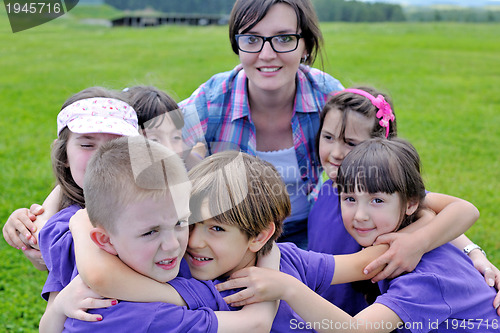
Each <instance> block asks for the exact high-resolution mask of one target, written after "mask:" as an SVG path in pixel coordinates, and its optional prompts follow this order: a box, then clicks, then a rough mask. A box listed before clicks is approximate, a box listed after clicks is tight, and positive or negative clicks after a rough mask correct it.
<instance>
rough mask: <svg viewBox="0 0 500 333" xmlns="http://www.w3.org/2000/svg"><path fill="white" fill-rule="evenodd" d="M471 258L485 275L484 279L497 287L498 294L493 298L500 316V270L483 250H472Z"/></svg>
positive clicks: (489, 284) (491, 285)
mask: <svg viewBox="0 0 500 333" xmlns="http://www.w3.org/2000/svg"><path fill="white" fill-rule="evenodd" d="M469 258H470V259H471V260H472V263H473V264H474V267H475V268H476V269H477V270H478V271H479V272H480V273H481V274H483V276H484V280H485V281H486V283H487V284H488V286H490V287H495V289H496V290H497V296H496V297H495V299H494V300H493V306H494V307H495V309H496V310H497V314H498V315H499V316H500V270H498V268H496V267H495V265H493V264H492V263H491V262H490V261H489V260H488V258H486V257H485V256H484V254H483V253H482V252H481V251H471V252H470V253H469Z"/></svg>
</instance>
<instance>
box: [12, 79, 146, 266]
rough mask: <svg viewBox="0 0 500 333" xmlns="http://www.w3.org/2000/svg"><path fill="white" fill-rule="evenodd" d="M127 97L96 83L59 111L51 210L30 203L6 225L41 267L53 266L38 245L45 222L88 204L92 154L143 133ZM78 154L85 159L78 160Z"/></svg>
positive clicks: (48, 206)
mask: <svg viewBox="0 0 500 333" xmlns="http://www.w3.org/2000/svg"><path fill="white" fill-rule="evenodd" d="M126 100H127V99H126V97H125V96H124V95H123V94H122V93H121V92H118V91H112V90H108V89H105V88H102V87H91V88H87V89H84V90H82V91H80V92H78V93H77V94H75V95H73V96H71V97H70V98H68V99H67V100H66V102H65V103H64V104H63V106H62V108H61V111H60V113H59V115H58V117H57V136H58V138H57V139H56V140H55V141H54V143H53V146H52V156H51V157H52V167H53V171H54V174H55V176H56V185H57V186H56V188H55V189H54V190H53V191H52V193H51V194H50V195H49V196H48V197H47V199H46V200H45V202H44V208H46V209H45V212H44V214H43V215H41V216H40V215H39V216H35V215H34V214H33V213H31V212H29V211H28V210H27V209H24V208H21V209H18V210H16V211H14V212H13V213H12V214H11V216H10V217H9V219H8V220H7V222H6V223H5V225H4V228H3V234H4V238H5V240H6V241H7V242H8V243H9V244H10V245H11V246H13V247H16V248H18V249H22V250H23V252H24V254H25V255H26V257H27V258H28V259H29V260H30V261H31V262H32V263H33V264H34V265H35V267H36V268H38V269H40V270H46V269H47V268H46V266H45V262H44V260H43V258H42V257H41V253H40V251H39V249H38V233H39V232H40V229H41V228H42V227H43V225H44V224H45V222H47V220H48V219H49V218H50V217H51V216H52V215H54V214H55V213H57V212H58V211H60V210H61V209H64V208H67V207H69V206H72V205H78V206H84V204H85V203H84V199H83V190H82V188H81V185H82V184H83V172H84V170H85V164H86V161H87V160H88V159H89V158H90V155H91V154H92V153H93V152H94V151H95V149H96V148H98V147H99V145H100V144H101V143H102V142H104V141H106V140H109V139H112V138H114V137H118V136H121V135H127V136H129V135H138V126H137V115H136V113H135V111H134V108H133V107H131V106H130V105H129V104H128V103H127V102H125V101H126ZM73 154H76V158H81V160H80V159H79V160H76V161H75V157H72V155H73ZM75 163H77V164H75ZM79 164H80V165H79ZM38 210H39V211H40V213H41V212H43V209H39V208H38ZM70 211H71V209H70ZM40 213H38V214H40ZM35 219H36V221H35ZM34 221H35V222H36V224H35V223H33V222H34Z"/></svg>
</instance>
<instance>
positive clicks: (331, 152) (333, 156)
mask: <svg viewBox="0 0 500 333" xmlns="http://www.w3.org/2000/svg"><path fill="white" fill-rule="evenodd" d="M346 112H348V111H346ZM343 121H345V130H344V133H341V131H342V122H343ZM373 122H374V119H371V118H367V117H365V116H363V115H362V114H360V113H358V112H348V114H347V116H346V117H345V119H343V114H342V113H341V112H340V111H339V110H337V109H332V110H330V111H329V112H328V113H327V114H326V116H325V121H324V123H323V127H322V128H321V132H320V139H319V158H320V161H321V165H322V166H323V169H324V170H325V172H326V174H327V175H328V177H329V178H330V179H333V180H335V177H336V175H337V170H338V169H339V167H340V164H341V163H342V161H343V160H344V157H345V156H346V155H347V154H348V153H349V152H350V151H351V150H352V149H353V148H354V147H355V146H357V145H358V144H360V143H361V142H363V141H365V140H368V139H370V133H371V129H372V127H373ZM342 134H343V135H342Z"/></svg>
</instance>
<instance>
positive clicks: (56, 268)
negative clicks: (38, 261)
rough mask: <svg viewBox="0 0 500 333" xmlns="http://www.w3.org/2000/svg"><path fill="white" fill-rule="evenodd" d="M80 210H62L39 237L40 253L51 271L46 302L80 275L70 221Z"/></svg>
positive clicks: (46, 225)
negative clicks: (55, 292) (51, 295)
mask: <svg viewBox="0 0 500 333" xmlns="http://www.w3.org/2000/svg"><path fill="white" fill-rule="evenodd" d="M80 208H81V207H80V206H78V205H72V206H69V207H67V208H64V209H62V210H60V211H59V212H57V213H56V214H54V215H53V216H52V217H51V218H50V219H49V220H48V221H47V223H46V224H45V225H44V226H43V228H42V230H40V234H39V235H38V238H39V243H40V251H41V253H42V257H43V259H44V261H45V265H47V269H48V270H49V275H48V276H47V280H46V281H45V285H44V286H43V289H42V297H43V298H44V299H45V300H48V299H49V293H50V292H53V291H61V290H63V288H64V287H65V286H67V285H68V284H69V283H70V281H71V280H73V278H74V277H75V276H76V275H77V274H78V272H77V271H76V262H75V251H74V248H73V236H72V235H71V231H69V219H70V218H71V217H72V216H73V215H74V214H75V213H76V212H77V211H78V210H79V209H80Z"/></svg>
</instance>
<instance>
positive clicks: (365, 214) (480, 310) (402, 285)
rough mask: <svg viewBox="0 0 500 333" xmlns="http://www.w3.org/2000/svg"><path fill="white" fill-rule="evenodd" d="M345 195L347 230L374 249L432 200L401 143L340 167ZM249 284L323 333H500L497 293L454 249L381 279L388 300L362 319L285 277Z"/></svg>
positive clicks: (362, 152)
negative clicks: (380, 239)
mask: <svg viewBox="0 0 500 333" xmlns="http://www.w3.org/2000/svg"><path fill="white" fill-rule="evenodd" d="M337 190H338V193H339V194H340V201H341V208H342V218H343V222H344V226H345V228H346V230H347V232H348V233H349V234H350V235H351V236H352V237H353V238H354V239H355V240H356V241H357V242H358V243H359V244H360V245H361V246H368V247H370V246H371V245H372V244H373V242H374V241H375V239H376V238H377V237H378V236H380V235H383V234H386V233H390V232H394V231H398V230H401V228H403V227H405V226H407V225H410V224H411V223H412V222H413V221H414V220H415V214H416V213H417V212H418V210H419V209H421V208H422V207H423V204H424V197H425V195H426V193H425V188H424V185H423V181H422V178H421V175H420V159H419V157H418V154H417V152H416V151H415V149H414V148H413V146H411V145H410V144H409V143H407V142H405V141H403V140H399V139H392V140H385V139H380V138H378V139H372V140H368V141H366V142H363V143H362V144H360V145H359V146H357V147H356V148H354V149H353V150H352V151H351V152H350V153H349V154H348V155H347V156H346V157H345V159H344V160H343V162H342V164H341V166H340V169H339V171H338V176H337ZM259 273H261V274H259ZM235 275H236V274H235ZM240 275H243V272H240ZM244 280H247V281H258V283H256V284H255V283H254V284H252V285H249V284H248V283H241V282H242V281H241V280H240V281H233V283H232V285H236V286H238V287H243V286H247V285H248V286H249V289H251V290H250V291H248V290H247V294H252V293H253V292H254V291H255V292H256V293H254V294H252V295H253V297H254V299H257V300H272V299H275V298H279V299H283V300H285V301H286V302H287V303H288V304H290V306H291V307H292V308H293V309H294V310H295V311H297V313H298V314H299V315H300V316H302V318H304V320H306V322H308V323H310V324H311V325H315V327H316V328H317V329H318V330H319V331H328V332H391V331H393V330H394V329H396V328H397V329H406V330H405V331H411V332H452V331H453V332H482V333H484V332H498V327H499V323H498V317H497V315H496V313H495V310H494V309H493V308H492V307H491V302H492V300H493V298H494V297H495V291H494V289H493V288H492V287H488V286H487V285H486V284H484V282H483V281H482V276H481V274H480V273H479V272H478V271H477V270H476V269H475V268H474V266H473V265H472V262H471V261H470V260H469V258H467V256H466V255H465V254H464V253H462V252H461V251H460V250H458V249H457V248H456V247H454V246H453V245H451V244H445V245H442V246H440V247H438V248H436V249H434V250H432V251H430V252H428V253H426V254H424V256H423V257H422V259H421V260H420V263H419V264H418V265H417V267H416V268H415V270H414V271H413V272H411V273H408V274H404V275H401V276H399V277H397V278H395V279H388V280H383V281H381V282H380V283H379V286H380V289H381V292H382V295H381V296H379V297H378V298H377V299H376V301H375V303H374V304H373V305H370V306H369V307H368V308H366V309H365V310H363V311H362V312H360V313H359V314H357V315H356V316H355V317H354V318H352V317H351V316H350V315H348V314H347V313H345V312H343V311H342V310H340V309H338V308H337V307H336V306H334V305H332V304H330V303H329V302H327V301H325V300H324V299H322V298H321V297H320V296H318V295H317V294H315V293H314V292H312V291H310V290H309V289H308V288H306V287H305V286H304V285H303V284H302V283H300V282H299V281H297V280H296V279H292V278H290V277H289V276H286V275H285V274H282V273H280V272H275V271H274V272H273V271H271V270H265V271H264V272H262V269H261V270H260V272H259V271H258V270H253V271H252V274H251V279H250V278H245V279H244ZM218 289H220V290H223V289H225V286H224V285H220V286H219V288H218ZM235 299H241V298H238V295H233V296H231V297H228V298H227V301H228V302H231V301H232V300H235ZM242 303H243V304H245V303H246V302H239V304H242ZM398 331H399V330H398Z"/></svg>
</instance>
